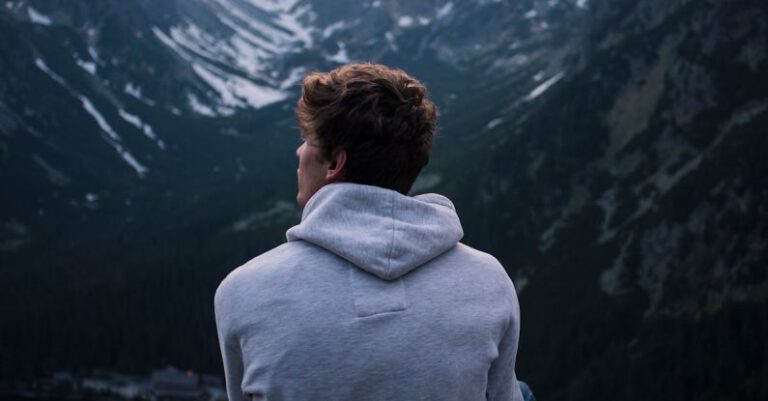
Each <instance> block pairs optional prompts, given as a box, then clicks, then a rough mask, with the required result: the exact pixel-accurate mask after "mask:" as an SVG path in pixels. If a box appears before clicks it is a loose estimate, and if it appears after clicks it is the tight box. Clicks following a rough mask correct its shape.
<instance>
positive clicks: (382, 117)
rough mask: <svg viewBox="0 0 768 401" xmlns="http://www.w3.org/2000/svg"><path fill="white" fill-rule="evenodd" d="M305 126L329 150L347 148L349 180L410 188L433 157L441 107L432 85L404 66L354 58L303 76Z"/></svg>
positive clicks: (326, 152)
mask: <svg viewBox="0 0 768 401" xmlns="http://www.w3.org/2000/svg"><path fill="white" fill-rule="evenodd" d="M296 117H297V119H298V122H299V128H301V130H302V131H303V132H304V133H305V134H308V135H312V134H314V135H316V138H317V139H319V140H320V145H321V147H322V150H323V155H324V157H325V158H326V159H330V158H331V156H332V155H333V153H334V152H336V151H338V150H342V149H343V150H345V151H346V152H347V162H346V167H345V170H344V172H345V173H344V180H345V181H347V182H354V183H358V184H367V185H376V186H379V187H383V188H389V189H393V190H395V191H398V192H400V193H402V194H406V193H408V191H410V189H411V186H412V185H413V182H414V181H415V180H416V177H417V176H418V175H419V172H421V169H422V168H424V166H426V165H427V163H428V162H429V153H430V150H431V148H432V138H433V137H434V134H435V129H436V126H437V108H436V107H435V105H434V103H432V101H430V100H429V99H428V98H427V88H426V87H425V86H424V85H423V84H422V83H421V82H419V81H418V80H416V79H415V78H413V77H411V76H409V75H408V74H406V73H405V72H404V71H402V70H398V69H393V68H389V67H387V66H384V65H380V64H371V63H363V64H349V65H345V66H342V67H339V68H337V69H335V70H333V71H331V72H328V73H318V72H314V73H311V74H309V75H308V76H307V77H306V78H304V81H303V87H302V94H301V97H300V98H299V103H298V107H297V108H296Z"/></svg>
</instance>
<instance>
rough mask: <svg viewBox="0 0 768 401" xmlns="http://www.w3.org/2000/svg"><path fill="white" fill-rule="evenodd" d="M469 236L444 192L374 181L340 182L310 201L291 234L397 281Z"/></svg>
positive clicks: (318, 193)
mask: <svg viewBox="0 0 768 401" xmlns="http://www.w3.org/2000/svg"><path fill="white" fill-rule="evenodd" d="M463 236H464V232H463V230H462V228H461V223H460V222H459V217H458V216H457V215H456V210H455V208H454V207H453V203H451V201H450V200H448V198H446V197H444V196H442V195H438V194H425V195H419V196H415V197H411V196H406V195H402V194H400V193H398V192H397V191H392V190H389V189H384V188H380V187H375V186H369V185H360V184H351V183H334V184H328V185H325V186H324V187H322V188H320V190H318V191H317V193H315V194H314V196H312V198H311V199H310V200H309V202H307V205H306V206H305V207H304V211H303V213H302V216H301V223H299V224H298V225H296V226H294V227H292V228H290V229H289V230H288V232H287V233H286V237H287V239H288V241H289V242H290V241H297V240H304V241H307V242H310V243H312V244H315V245H317V246H319V247H321V248H324V249H326V250H328V251H329V252H332V253H334V254H336V255H338V256H340V257H342V258H344V259H346V260H348V261H350V262H352V263H353V264H355V265H356V266H357V267H359V268H360V269H362V270H365V271H367V272H369V273H371V274H375V275H376V276H378V277H379V278H382V279H384V280H394V279H396V278H399V277H401V276H403V275H405V274H407V273H408V272H410V271H412V270H413V269H415V268H417V267H419V266H421V265H422V264H424V263H426V262H428V261H429V260H431V259H433V258H435V257H436V256H438V255H440V254H442V253H444V252H445V251H447V250H449V249H451V248H453V247H454V246H455V245H456V244H457V243H458V242H459V240H461V238H462V237H463Z"/></svg>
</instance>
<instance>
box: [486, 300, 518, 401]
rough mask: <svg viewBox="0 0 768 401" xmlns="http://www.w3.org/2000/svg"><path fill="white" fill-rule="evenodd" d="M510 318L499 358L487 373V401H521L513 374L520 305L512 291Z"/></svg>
mask: <svg viewBox="0 0 768 401" xmlns="http://www.w3.org/2000/svg"><path fill="white" fill-rule="evenodd" d="M510 301H511V304H512V305H511V306H512V316H511V318H510V322H509V325H508V327H507V330H506V332H505V333H504V336H503V337H502V339H501V343H500V344H499V356H498V357H497V358H496V360H494V361H493V363H492V364H491V368H490V370H489V371H488V389H487V392H486V398H487V399H488V401H523V395H522V393H521V392H520V385H519V384H518V383H517V375H516V374H515V359H516V357H517V343H518V340H519V339H520V305H519V303H518V301H517V294H515V292H514V289H513V292H512V295H511V299H510Z"/></svg>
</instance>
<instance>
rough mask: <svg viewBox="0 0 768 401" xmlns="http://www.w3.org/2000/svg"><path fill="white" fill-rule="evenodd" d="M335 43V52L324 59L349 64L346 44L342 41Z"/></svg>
mask: <svg viewBox="0 0 768 401" xmlns="http://www.w3.org/2000/svg"><path fill="white" fill-rule="evenodd" d="M337 44H338V46H339V51H337V52H336V54H332V55H330V56H327V57H326V58H325V59H326V60H328V61H332V62H335V63H339V64H349V62H350V60H349V55H348V54H347V48H346V46H344V43H342V42H338V43H337Z"/></svg>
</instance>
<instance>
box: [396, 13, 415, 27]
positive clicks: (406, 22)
mask: <svg viewBox="0 0 768 401" xmlns="http://www.w3.org/2000/svg"><path fill="white" fill-rule="evenodd" d="M397 25H398V26H399V27H402V28H410V27H411V26H413V17H409V16H407V15H403V16H402V17H400V18H398V20H397Z"/></svg>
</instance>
